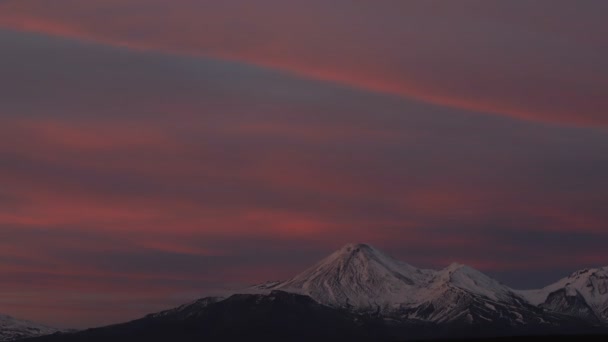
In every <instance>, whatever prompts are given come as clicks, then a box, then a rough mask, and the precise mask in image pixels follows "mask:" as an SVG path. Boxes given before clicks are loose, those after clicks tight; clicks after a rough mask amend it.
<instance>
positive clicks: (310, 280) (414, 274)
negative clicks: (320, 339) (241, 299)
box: [265, 244, 434, 311]
mask: <svg viewBox="0 0 608 342" xmlns="http://www.w3.org/2000/svg"><path fill="white" fill-rule="evenodd" d="M433 275H434V273H433V271H429V270H420V269H417V268H415V267H413V266H411V265H408V264H405V263H401V262H398V261H396V260H394V259H392V258H390V257H389V256H387V255H385V254H383V253H382V252H380V251H378V250H376V249H375V248H373V247H371V246H368V245H363V244H359V245H356V244H349V245H346V246H344V247H343V248H341V249H340V250H338V251H337V252H335V253H333V254H331V255H330V256H329V257H327V258H325V259H323V260H322V261H321V262H319V263H318V264H316V265H315V266H313V267H311V268H309V269H308V270H306V271H304V272H302V273H301V274H299V275H297V276H295V277H294V278H292V279H290V280H288V281H285V282H280V283H277V284H274V285H272V284H265V287H266V288H267V289H269V290H283V291H287V292H293V293H300V294H305V295H308V296H310V297H312V298H314V299H315V300H317V301H318V302H320V303H322V304H326V305H330V306H335V307H350V308H355V309H359V310H367V311H378V310H379V311H390V310H394V309H395V308H396V306H397V307H398V306H399V305H401V304H403V303H413V302H415V300H416V293H417V291H418V289H419V288H420V287H421V286H425V285H426V284H428V283H429V282H430V280H431V279H432V278H433Z"/></svg>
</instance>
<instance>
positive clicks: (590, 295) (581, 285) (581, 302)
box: [519, 266, 608, 323]
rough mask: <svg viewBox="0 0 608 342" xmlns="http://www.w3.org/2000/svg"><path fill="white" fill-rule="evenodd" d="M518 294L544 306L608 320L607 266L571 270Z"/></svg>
mask: <svg viewBox="0 0 608 342" xmlns="http://www.w3.org/2000/svg"><path fill="white" fill-rule="evenodd" d="M519 294H520V295H521V296H522V297H524V298H526V300H528V302H530V303H531V304H534V305H538V306H540V307H543V308H546V309H547V310H551V311H554V312H560V313H564V314H568V315H572V316H577V317H581V318H584V319H587V320H595V321H598V322H604V323H608V266H607V267H603V268H594V269H584V270H581V271H578V272H574V273H572V274H571V275H570V276H568V277H566V278H564V279H561V280H559V281H557V282H556V283H554V284H551V285H549V286H547V287H545V288H543V289H540V290H528V291H519Z"/></svg>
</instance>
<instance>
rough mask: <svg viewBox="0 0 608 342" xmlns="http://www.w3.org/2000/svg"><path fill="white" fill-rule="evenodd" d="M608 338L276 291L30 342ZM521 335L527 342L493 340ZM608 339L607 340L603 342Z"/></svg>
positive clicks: (587, 330) (571, 329)
mask: <svg viewBox="0 0 608 342" xmlns="http://www.w3.org/2000/svg"><path fill="white" fill-rule="evenodd" d="M591 332H595V333H596V334H598V335H599V334H608V331H605V330H601V329H600V328H591V327H589V326H577V327H575V326H569V327H565V326H563V327H560V328H555V327H552V328H547V327H540V326H539V327H526V328H521V327H519V328H516V329H513V328H511V327H508V326H502V325H500V324H488V325H483V326H482V325H460V324H453V325H437V324H422V323H419V322H413V321H406V322H398V321H392V320H388V319H386V318H383V317H380V316H373V315H364V314H355V313H353V312H349V311H346V310H341V309H335V308H331V307H328V306H324V305H321V304H319V303H317V302H315V301H314V300H313V299H311V298H310V297H308V296H303V295H298V294H293V293H287V292H282V291H273V292H271V293H270V294H267V295H260V294H238V295H233V296H231V297H229V298H228V299H225V300H217V299H214V298H207V299H204V300H200V301H197V302H195V303H193V304H190V305H187V306H183V307H180V308H178V309H174V310H170V311H165V312H161V313H158V314H152V315H148V316H146V317H144V318H142V319H138V320H135V321H132V322H128V323H123V324H117V325H112V326H107V327H103V328H95V329H88V330H84V331H80V332H75V333H57V334H53V335H48V336H43V337H38V338H32V339H27V340H24V341H31V342H84V341H91V342H97V341H99V342H101V341H104V342H105V341H117V342H123V341H124V342H127V341H129V342H132V341H152V342H154V341H177V342H181V341H184V342H185V341H188V342H189V341H226V340H230V341H237V340H238V341H247V340H255V341H261V340H272V341H278V340H285V341H311V340H323V341H329V340H333V341H400V340H403V341H405V340H428V339H441V338H458V337H462V338H464V337H467V338H471V337H478V338H480V339H479V340H480V341H483V340H484V337H488V339H487V340H492V341H509V340H518V341H522V340H535V341H537V340H538V341H545V340H547V341H549V340H550V341H554V340H555V338H554V337H551V338H550V337H542V335H553V334H563V333H570V334H572V333H579V334H589V333H591ZM510 335H520V336H526V335H528V336H527V337H519V338H514V337H505V338H501V339H495V338H491V339H490V338H489V337H494V336H510ZM603 337H604V338H607V337H608V335H605V336H603ZM597 338H599V336H598V337H593V336H576V337H575V336H561V337H560V338H559V339H558V340H560V341H561V340H563V341H569V340H577V341H579V340H589V341H594V340H597Z"/></svg>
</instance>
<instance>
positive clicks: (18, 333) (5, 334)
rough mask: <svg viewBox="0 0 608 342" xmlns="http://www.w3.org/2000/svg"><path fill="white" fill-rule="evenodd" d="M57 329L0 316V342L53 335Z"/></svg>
mask: <svg viewBox="0 0 608 342" xmlns="http://www.w3.org/2000/svg"><path fill="white" fill-rule="evenodd" d="M57 331H58V329H54V328H51V327H47V326H44V325H41V324H37V323H33V322H30V321H25V320H20V319H16V318H13V317H10V316H6V315H0V342H5V341H14V340H18V339H22V338H27V337H36V336H43V335H48V334H53V333H55V332H57Z"/></svg>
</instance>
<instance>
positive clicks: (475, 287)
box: [435, 263, 513, 301]
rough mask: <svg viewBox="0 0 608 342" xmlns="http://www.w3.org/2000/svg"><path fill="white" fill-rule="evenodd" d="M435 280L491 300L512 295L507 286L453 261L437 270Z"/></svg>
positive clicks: (508, 297)
mask: <svg viewBox="0 0 608 342" xmlns="http://www.w3.org/2000/svg"><path fill="white" fill-rule="evenodd" d="M435 282H439V283H440V284H441V283H449V284H450V285H452V286H455V287H458V288H460V289H462V290H466V291H468V292H470V293H473V294H477V295H481V296H484V297H487V298H489V299H492V300H495V301H497V300H501V299H502V300H505V299H510V298H512V297H513V291H512V290H511V288H509V287H508V286H506V285H504V284H502V283H500V282H499V281H497V280H495V279H492V278H490V277H488V276H487V275H485V274H483V273H482V272H479V271H478V270H476V269H474V268H472V267H469V266H467V265H463V264H459V263H453V264H451V265H450V266H448V267H446V268H444V269H443V270H441V271H439V272H437V276H436V280H435Z"/></svg>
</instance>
